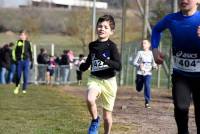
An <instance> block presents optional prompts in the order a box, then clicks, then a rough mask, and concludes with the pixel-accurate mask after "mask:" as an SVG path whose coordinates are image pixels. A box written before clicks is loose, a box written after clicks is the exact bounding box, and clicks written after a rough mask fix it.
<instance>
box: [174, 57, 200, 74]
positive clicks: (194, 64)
mask: <svg viewBox="0 0 200 134" xmlns="http://www.w3.org/2000/svg"><path fill="white" fill-rule="evenodd" d="M174 68H176V69H179V70H182V71H185V72H200V59H186V58H180V57H177V56H174Z"/></svg>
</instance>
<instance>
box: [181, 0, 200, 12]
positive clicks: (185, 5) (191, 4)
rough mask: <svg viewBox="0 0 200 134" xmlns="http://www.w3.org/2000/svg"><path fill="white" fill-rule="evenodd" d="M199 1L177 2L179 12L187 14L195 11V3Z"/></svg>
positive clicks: (184, 0)
mask: <svg viewBox="0 0 200 134" xmlns="http://www.w3.org/2000/svg"><path fill="white" fill-rule="evenodd" d="M199 1H200V0H178V2H179V7H180V9H181V11H184V12H189V11H191V10H196V9H197V3H198V2H199Z"/></svg>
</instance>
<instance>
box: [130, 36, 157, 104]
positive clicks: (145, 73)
mask: <svg viewBox="0 0 200 134" xmlns="http://www.w3.org/2000/svg"><path fill="white" fill-rule="evenodd" d="M141 45H142V48H143V50H140V51H138V53H137V55H136V57H135V59H134V63H133V64H134V65H135V66H136V68H137V76H136V81H135V83H136V90H137V91H138V92H140V91H141V90H142V89H143V85H144V98H145V107H146V108H151V107H150V101H151V75H152V69H153V68H157V65H156V63H155V61H154V58H153V54H152V51H151V50H150V46H151V44H150V42H149V41H148V40H143V41H142V43H141Z"/></svg>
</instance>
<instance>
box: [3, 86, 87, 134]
mask: <svg viewBox="0 0 200 134" xmlns="http://www.w3.org/2000/svg"><path fill="white" fill-rule="evenodd" d="M11 89H13V86H0V111H1V114H0V126H1V127H0V133H1V134H83V132H84V133H85V132H86V131H87V127H88V122H89V121H88V119H89V116H88V113H87V109H86V107H85V103H84V102H83V100H82V99H77V98H75V97H73V96H69V95H67V93H63V92H61V91H60V90H58V89H57V88H55V87H52V88H46V86H30V89H29V90H28V93H27V94H22V93H20V94H19V95H14V94H13V91H12V90H11Z"/></svg>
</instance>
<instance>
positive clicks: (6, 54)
mask: <svg viewBox="0 0 200 134" xmlns="http://www.w3.org/2000/svg"><path fill="white" fill-rule="evenodd" d="M0 51H1V52H0V53H1V58H0V66H1V84H6V71H8V70H9V68H10V63H11V57H10V51H11V50H10V48H9V45H8V44H5V45H4V46H3V47H2V48H1V50H0Z"/></svg>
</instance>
